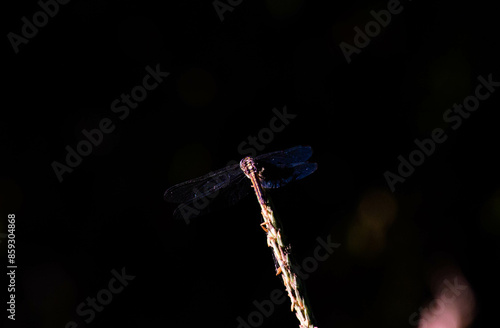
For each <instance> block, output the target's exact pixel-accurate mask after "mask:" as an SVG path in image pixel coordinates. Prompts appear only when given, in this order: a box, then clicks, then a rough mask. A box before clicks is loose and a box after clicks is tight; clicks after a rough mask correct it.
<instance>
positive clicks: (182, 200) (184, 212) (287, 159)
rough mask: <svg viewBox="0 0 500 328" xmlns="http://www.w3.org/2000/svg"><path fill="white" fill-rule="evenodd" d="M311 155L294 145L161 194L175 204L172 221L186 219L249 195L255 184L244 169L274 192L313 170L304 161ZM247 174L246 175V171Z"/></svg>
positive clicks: (244, 160) (245, 159)
mask: <svg viewBox="0 0 500 328" xmlns="http://www.w3.org/2000/svg"><path fill="white" fill-rule="evenodd" d="M311 155H312V149H311V147H309V146H296V147H293V148H289V149H286V150H280V151H275V152H271V153H267V154H262V155H259V156H256V157H255V158H252V157H245V158H244V159H242V160H241V162H240V163H239V164H238V163H237V164H232V165H228V166H226V167H224V168H222V169H219V170H217V171H214V172H211V173H209V174H206V175H204V176H202V177H199V178H196V179H192V180H189V181H185V182H182V183H179V184H177V185H175V186H172V187H170V188H168V189H167V190H166V191H165V194H164V198H165V200H166V201H167V202H171V203H179V204H180V205H179V206H178V207H177V208H176V209H175V211H174V214H173V216H174V218H176V219H183V220H185V221H186V223H189V221H190V219H192V218H195V217H198V216H201V215H204V214H206V213H209V212H211V211H214V210H217V209H220V208H224V207H227V206H231V205H234V204H236V203H237V202H238V201H239V200H241V199H242V198H244V197H245V196H247V195H248V194H250V192H251V191H252V185H253V183H254V182H255V181H253V180H251V179H249V178H250V176H249V178H247V176H246V173H245V172H244V170H247V167H248V165H249V163H250V164H252V165H253V168H254V170H255V176H256V177H257V179H258V183H259V184H260V186H261V187H262V188H264V189H276V188H280V187H283V186H285V185H287V184H289V183H290V182H293V181H296V180H300V179H303V178H305V177H307V176H308V175H310V174H311V173H313V172H314V171H316V169H317V167H318V165H317V163H309V162H307V160H308V159H309V158H310V157H311ZM247 173H248V172H247Z"/></svg>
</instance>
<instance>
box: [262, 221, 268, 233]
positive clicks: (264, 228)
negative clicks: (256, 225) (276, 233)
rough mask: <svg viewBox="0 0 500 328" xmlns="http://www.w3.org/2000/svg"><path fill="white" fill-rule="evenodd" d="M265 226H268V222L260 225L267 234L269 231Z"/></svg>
mask: <svg viewBox="0 0 500 328" xmlns="http://www.w3.org/2000/svg"><path fill="white" fill-rule="evenodd" d="M265 225H267V222H262V223H261V224H260V227H261V228H262V230H264V231H265V232H266V233H267V232H268V231H269V230H267V228H266V227H264V226H265Z"/></svg>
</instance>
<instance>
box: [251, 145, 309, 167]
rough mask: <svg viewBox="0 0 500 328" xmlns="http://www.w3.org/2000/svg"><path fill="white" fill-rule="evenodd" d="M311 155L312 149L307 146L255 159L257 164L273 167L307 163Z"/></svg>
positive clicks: (263, 155)
mask: <svg viewBox="0 0 500 328" xmlns="http://www.w3.org/2000/svg"><path fill="white" fill-rule="evenodd" d="M311 155H312V149H311V147H309V146H296V147H293V148H289V149H286V150H280V151H275V152H272V153H267V154H262V155H259V156H257V157H255V159H256V160H257V161H259V162H264V163H270V164H273V165H278V164H290V163H302V162H305V161H307V160H308V159H309V158H310V157H311Z"/></svg>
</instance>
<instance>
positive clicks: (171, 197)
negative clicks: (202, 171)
mask: <svg viewBox="0 0 500 328" xmlns="http://www.w3.org/2000/svg"><path fill="white" fill-rule="evenodd" d="M241 175H243V176H244V174H243V172H242V171H241V169H240V165H239V164H234V165H230V166H226V167H225V168H222V169H220V170H217V171H214V172H210V173H209V174H206V175H204V176H201V177H199V178H196V179H192V180H188V181H185V182H182V183H179V184H176V185H175V186H172V187H170V188H168V189H167V191H165V194H164V195H163V197H164V199H165V200H166V201H167V202H171V203H184V202H189V201H191V200H193V199H196V198H200V197H208V196H209V195H210V194H212V193H216V192H217V191H218V190H220V189H222V188H225V187H227V186H228V185H230V184H231V183H233V182H235V180H236V179H237V178H241Z"/></svg>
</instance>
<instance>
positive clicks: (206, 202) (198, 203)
mask: <svg viewBox="0 0 500 328" xmlns="http://www.w3.org/2000/svg"><path fill="white" fill-rule="evenodd" d="M251 191H252V188H251V183H250V180H249V179H247V177H246V176H245V175H244V174H241V175H238V176H237V177H236V178H235V179H234V180H233V181H232V182H231V184H230V185H228V186H226V187H225V188H221V189H219V190H218V191H217V192H215V193H210V194H207V195H206V196H205V197H196V198H193V199H191V200H190V201H187V202H184V203H182V204H180V205H179V206H178V207H177V208H176V209H175V211H174V218H176V219H181V220H185V221H187V222H189V220H190V219H193V218H195V217H198V216H201V215H205V214H207V213H210V212H213V211H217V210H220V209H223V208H226V207H229V206H231V205H234V204H236V203H237V202H238V201H239V200H240V199H242V198H243V197H245V196H247V195H248V194H249V193H250V192H251Z"/></svg>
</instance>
